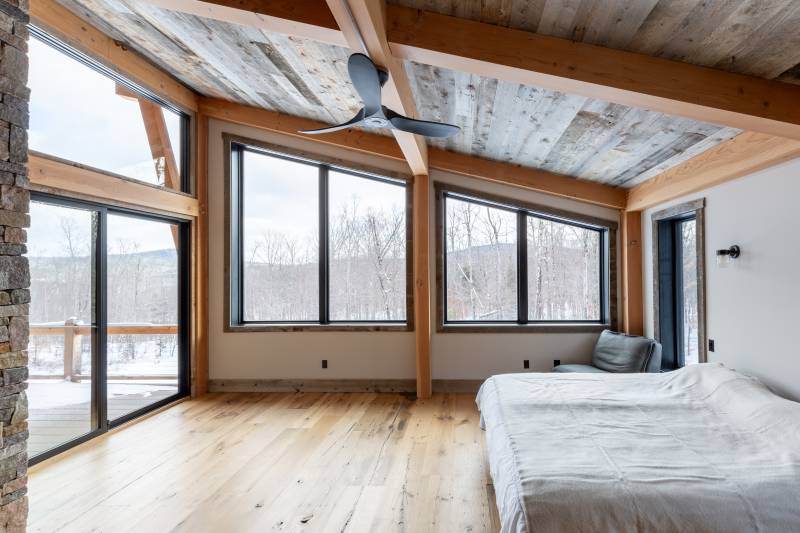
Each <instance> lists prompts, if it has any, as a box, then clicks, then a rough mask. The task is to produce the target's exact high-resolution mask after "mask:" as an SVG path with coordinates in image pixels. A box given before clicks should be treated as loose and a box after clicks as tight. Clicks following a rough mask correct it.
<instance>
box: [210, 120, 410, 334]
mask: <svg viewBox="0 0 800 533" xmlns="http://www.w3.org/2000/svg"><path fill="white" fill-rule="evenodd" d="M223 138H224V141H225V143H224V144H225V166H226V168H225V175H226V177H225V186H226V187H225V192H226V194H225V210H226V214H225V220H226V226H227V227H226V231H225V238H226V245H225V253H226V258H225V265H226V280H225V290H226V296H225V307H226V309H225V313H224V314H225V324H224V329H225V331H226V332H235V331H318V330H323V331H336V330H340V331H357V330H369V331H413V328H414V323H413V317H414V311H413V301H412V295H413V241H412V239H413V228H412V223H413V220H412V212H411V206H412V201H413V196H412V195H413V187H412V184H411V181H410V178H409V177H407V176H404V175H401V174H397V173H393V172H388V171H383V170H380V169H369V168H366V167H363V166H361V165H351V164H349V162H345V161H340V160H335V159H327V160H326V159H325V158H321V157H319V156H317V155H316V154H308V153H305V152H302V151H298V150H292V149H290V148H286V147H280V146H275V145H271V144H269V143H265V142H261V141H257V140H253V139H245V138H241V137H236V136H233V135H230V134H224V135H223ZM246 152H252V153H257V154H263V155H266V156H269V157H275V158H279V159H284V160H287V161H292V162H294V163H300V164H304V165H309V166H313V167H316V168H317V171H318V180H319V181H318V211H317V217H318V231H319V251H318V254H319V267H318V268H319V315H318V316H319V319H318V320H305V321H303V320H293V321H276V320H257V321H256V320H245V319H244V294H245V287H244V261H243V257H244V241H243V238H242V237H243V231H242V229H243V225H244V220H243V217H244V203H243V200H244V199H243V188H244V180H245V179H246V169H245V168H244V154H245V153H246ZM354 166H358V167H359V168H354ZM331 171H335V172H337V173H342V174H347V175H350V176H354V177H357V178H361V179H366V180H370V181H375V182H379V183H385V184H388V185H392V186H395V187H401V188H403V189H404V190H405V219H406V220H405V243H406V248H405V250H406V254H405V255H406V258H405V260H406V262H405V270H406V272H405V285H406V287H405V302H406V305H405V315H406V316H405V319H404V320H331V319H330V247H329V236H330V231H329V229H330V228H329V224H330V218H329V215H330V213H329V183H330V179H329V172H331Z"/></svg>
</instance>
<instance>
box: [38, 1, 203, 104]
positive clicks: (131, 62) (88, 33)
mask: <svg viewBox="0 0 800 533" xmlns="http://www.w3.org/2000/svg"><path fill="white" fill-rule="evenodd" d="M30 15H31V22H32V23H33V24H34V25H36V26H39V27H41V28H42V29H44V30H46V31H47V32H49V33H51V34H53V35H54V36H56V37H58V38H59V39H61V40H63V41H64V42H66V43H67V44H69V45H70V46H73V47H75V48H77V49H78V50H80V51H81V52H83V53H85V54H87V55H89V56H90V57H92V58H93V59H96V60H97V61H99V62H101V63H102V64H104V65H105V66H107V67H108V68H110V69H112V70H114V71H115V72H118V73H119V74H121V75H122V76H124V77H126V78H128V79H130V80H131V81H133V82H135V83H137V84H139V85H141V86H142V87H144V88H146V89H148V90H150V91H152V92H153V93H155V94H157V95H158V96H160V97H162V98H164V99H165V100H167V101H168V102H171V103H173V104H175V105H176V106H178V107H180V108H182V109H184V110H185V111H188V112H194V111H196V110H197V95H196V94H195V93H194V92H193V91H192V90H191V89H189V88H187V87H186V86H185V85H183V84H182V83H181V82H179V81H178V80H176V79H175V78H173V77H172V76H170V75H168V74H166V73H165V72H164V71H163V70H161V69H159V68H158V67H156V66H155V65H153V64H152V63H150V62H149V61H148V60H146V59H145V58H143V57H142V56H140V55H138V54H137V53H135V52H133V51H131V50H129V49H128V48H127V47H126V46H125V45H124V44H123V43H119V42H117V41H114V39H112V38H111V37H109V36H107V35H106V34H105V33H103V32H101V31H100V30H98V29H97V28H95V27H94V26H92V25H91V24H88V23H87V22H86V21H84V20H83V19H81V18H80V17H78V16H76V15H75V14H73V13H72V12H71V11H70V10H68V9H67V8H65V7H64V6H62V5H61V4H59V3H58V2H56V1H55V0H31V2H30Z"/></svg>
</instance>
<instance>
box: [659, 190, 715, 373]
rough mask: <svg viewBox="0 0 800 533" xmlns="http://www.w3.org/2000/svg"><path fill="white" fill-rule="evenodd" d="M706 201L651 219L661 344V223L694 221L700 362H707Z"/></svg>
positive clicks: (677, 207)
mask: <svg viewBox="0 0 800 533" xmlns="http://www.w3.org/2000/svg"><path fill="white" fill-rule="evenodd" d="M705 205H706V200H705V198H700V199H698V200H693V201H690V202H685V203H682V204H678V205H675V206H672V207H669V208H667V209H663V210H661V211H657V212H655V213H653V214H652V215H651V221H652V222H651V223H652V233H651V235H652V239H651V240H652V242H653V245H652V262H653V333H654V337H655V339H656V340H657V341H659V342H661V324H660V287H659V223H660V222H664V221H667V220H686V219H688V218H694V219H695V224H696V232H697V233H696V253H697V263H696V268H697V360H698V362H700V363H705V362H706V361H707V360H708V342H707V340H706V339H707V329H706V296H705V293H706V288H705V285H706V283H705V280H706V276H705V271H706V265H705V263H706V259H705V257H706V247H705V240H706V239H705Z"/></svg>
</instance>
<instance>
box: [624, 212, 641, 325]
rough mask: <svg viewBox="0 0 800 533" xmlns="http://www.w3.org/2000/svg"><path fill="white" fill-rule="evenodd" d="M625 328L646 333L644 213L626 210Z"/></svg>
mask: <svg viewBox="0 0 800 533" xmlns="http://www.w3.org/2000/svg"><path fill="white" fill-rule="evenodd" d="M620 222H621V224H620V227H621V228H622V330H623V331H624V332H625V333H629V334H631V335H642V334H644V316H643V315H644V299H643V297H642V212H641V211H622V214H621V220H620Z"/></svg>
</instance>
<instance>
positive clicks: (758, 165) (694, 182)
mask: <svg viewBox="0 0 800 533" xmlns="http://www.w3.org/2000/svg"><path fill="white" fill-rule="evenodd" d="M798 157H800V141H795V140H793V139H784V138H780V137H772V136H769V135H764V134H762V133H754V132H744V133H742V134H740V135H738V136H736V137H734V138H733V139H731V140H730V141H727V142H725V143H722V144H719V145H717V146H715V147H713V148H711V149H709V150H706V151H705V152H703V153H702V154H700V155H698V156H696V157H694V158H692V159H689V160H688V161H684V162H683V163H681V164H680V165H678V166H676V167H673V168H671V169H669V170H667V171H666V172H663V173H662V174H659V175H658V176H656V177H654V178H651V179H649V180H648V181H646V182H644V183H642V184H640V185H637V186H636V187H633V188H632V189H628V200H627V206H626V209H627V210H628V211H641V210H643V209H647V208H649V207H653V206H655V205H658V204H662V203H664V202H668V201H670V200H674V199H676V198H680V197H682V196H685V195H687V194H691V193H694V192H697V191H700V190H703V189H708V188H709V187H714V186H716V185H719V184H721V183H725V182H726V181H730V180H733V179H736V178H740V177H742V176H746V175H748V174H752V173H754V172H758V171H759V170H764V169H766V168H769V167H771V166H774V165H778V164H780V163H784V162H786V161H789V160H791V159H795V158H798Z"/></svg>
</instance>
